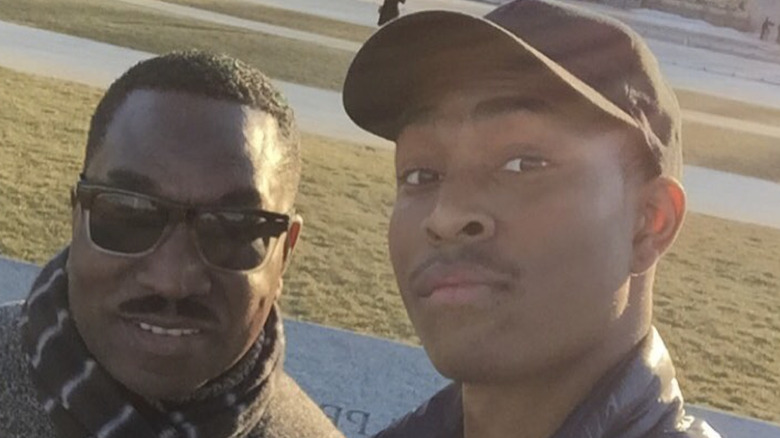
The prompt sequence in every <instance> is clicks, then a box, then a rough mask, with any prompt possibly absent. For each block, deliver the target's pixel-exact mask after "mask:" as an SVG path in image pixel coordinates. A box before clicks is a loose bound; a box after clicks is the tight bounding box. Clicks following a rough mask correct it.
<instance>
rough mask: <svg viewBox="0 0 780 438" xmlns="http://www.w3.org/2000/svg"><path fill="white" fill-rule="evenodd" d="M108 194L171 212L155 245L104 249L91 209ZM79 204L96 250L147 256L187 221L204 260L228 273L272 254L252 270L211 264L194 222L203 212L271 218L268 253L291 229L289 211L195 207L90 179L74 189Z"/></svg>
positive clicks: (110, 253) (75, 198)
mask: <svg viewBox="0 0 780 438" xmlns="http://www.w3.org/2000/svg"><path fill="white" fill-rule="evenodd" d="M105 193H109V194H119V195H126V196H132V197H135V198H142V199H146V200H148V201H151V202H152V203H153V204H154V205H156V206H158V207H159V208H162V209H165V210H166V211H167V212H168V222H167V223H166V224H165V227H164V228H163V230H162V231H161V232H160V237H158V238H157V241H156V242H155V243H154V245H152V246H151V247H150V248H148V249H146V250H144V251H141V252H135V253H126V252H119V251H113V250H110V249H107V248H103V247H102V246H100V245H98V244H97V243H96V242H95V241H94V240H93V239H92V231H91V230H90V228H91V227H90V211H91V209H92V204H93V203H94V201H95V198H97V197H98V196H99V195H101V194H105ZM76 203H78V204H79V205H80V206H81V211H82V212H83V213H84V214H83V216H84V226H85V228H86V232H87V238H88V239H89V243H90V245H91V246H92V247H93V248H94V249H96V250H98V251H100V252H103V253H105V254H109V255H112V256H119V257H127V258H142V257H145V256H147V255H149V254H151V253H153V252H154V251H156V250H157V248H159V247H160V245H162V244H163V243H164V242H165V241H166V240H167V239H168V237H169V235H170V234H171V232H172V231H173V229H174V228H175V226H176V225H178V224H179V223H182V222H183V223H184V224H185V225H186V227H187V231H188V233H189V234H190V237H191V238H192V241H193V242H194V244H195V247H196V248H197V251H198V255H199V256H200V259H201V260H202V261H203V263H204V264H206V266H208V267H209V268H211V269H215V270H218V271H224V272H231V273H233V272H251V271H256V270H259V269H261V268H262V267H263V266H264V265H265V263H266V262H267V261H268V259H269V258H270V257H268V256H266V257H263V260H262V261H261V262H260V264H259V265H258V266H256V267H254V268H249V269H230V268H225V267H222V266H218V265H215V264H213V263H211V262H210V261H209V260H208V258H207V257H206V256H205V254H204V253H203V249H202V248H201V244H200V239H199V238H198V236H197V232H196V231H195V226H194V225H193V223H194V221H195V220H196V218H197V217H198V216H199V215H201V214H203V213H209V212H220V213H224V212H229V213H254V214H257V215H259V216H262V217H263V218H265V219H267V220H268V222H269V225H270V226H271V230H272V233H271V234H269V235H268V239H269V240H270V243H269V245H268V249H267V252H266V254H267V255H270V254H272V253H273V251H274V250H275V249H276V244H277V243H278V241H279V240H280V239H279V237H280V236H281V235H282V234H284V233H285V232H287V231H289V228H290V215H288V214H282V213H276V212H273V211H267V210H263V209H252V208H236V209H230V208H216V207H202V206H195V205H191V204H186V203H181V202H176V201H170V200H168V199H163V198H159V197H156V196H151V195H146V194H143V193H138V192H133V191H130V190H124V189H119V188H116V187H111V186H106V185H101V184H93V183H89V182H86V181H79V182H78V183H76V185H75V186H74V187H73V189H72V190H71V205H72V206H73V207H75V206H76Z"/></svg>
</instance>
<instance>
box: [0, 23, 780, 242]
mask: <svg viewBox="0 0 780 438" xmlns="http://www.w3.org/2000/svg"><path fill="white" fill-rule="evenodd" d="M151 56H152V54H149V53H144V52H139V51H135V50H129V49H126V48H122V47H118V46H112V45H109V44H103V43H97V42H94V41H90V40H85V39H81V38H76V37H71V36H67V35H62V34H57V33H54V32H49V31H42V30H39V29H33V28H30V27H25V26H19V25H14V24H9V23H4V22H0V65H4V66H6V67H9V68H13V69H17V70H20V71H24V72H29V73H35V74H42V75H47V76H52V77H56V78H60V79H66V80H71V81H75V82H79V83H83V84H87V85H92V86H98V87H106V86H107V85H108V84H110V83H111V81H112V80H113V79H115V78H116V77H117V76H119V75H120V74H121V73H122V72H124V71H125V70H126V69H127V68H129V67H130V66H131V65H132V64H134V63H136V62H138V61H139V60H141V59H145V58H147V57H151ZM277 84H278V85H279V86H280V88H281V89H282V91H283V92H284V93H285V94H286V95H287V97H288V99H289V101H290V102H291V104H292V106H293V107H294V108H295V110H296V114H297V115H298V118H299V120H300V125H301V127H302V129H304V130H306V131H309V132H315V133H318V134H322V135H327V136H330V137H334V138H340V139H344V140H347V141H353V142H358V143H361V144H369V145H373V146H380V147H389V146H390V144H389V143H388V142H386V141H384V140H382V139H379V138H377V137H375V136H372V135H370V134H367V133H365V132H363V131H362V130H360V129H359V128H357V127H355V126H354V125H353V124H352V122H351V121H350V120H349V119H348V117H347V116H346V114H345V113H344V110H343V108H342V106H341V97H340V94H338V93H335V92H332V91H324V90H318V89H314V88H310V87H305V86H301V85H296V84H290V83H285V82H281V81H277ZM684 183H685V187H686V190H687V192H688V195H689V208H690V210H691V211H695V212H699V213H704V214H710V215H715V216H719V217H723V218H726V219H730V220H736V221H742V222H750V223H756V224H762V225H766V226H771V227H775V228H779V229H780V184H775V183H772V182H767V181H762V180H758V179H755V178H748V177H744V176H739V175H732V174H728V173H724V172H717V171H713V170H709V169H703V168H697V167H694V166H686V176H685V179H684Z"/></svg>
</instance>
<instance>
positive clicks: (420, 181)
mask: <svg viewBox="0 0 780 438" xmlns="http://www.w3.org/2000/svg"><path fill="white" fill-rule="evenodd" d="M440 179H441V175H440V174H439V173H438V172H436V171H435V170H431V169H412V170H409V171H406V172H404V173H403V174H402V175H401V176H400V177H399V178H398V182H399V184H407V185H410V186H421V185H424V184H431V183H435V182H437V181H439V180H440Z"/></svg>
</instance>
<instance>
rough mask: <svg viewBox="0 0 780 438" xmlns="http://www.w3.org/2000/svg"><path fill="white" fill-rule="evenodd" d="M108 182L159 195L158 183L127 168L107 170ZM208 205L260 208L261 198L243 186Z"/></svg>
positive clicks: (114, 185)
mask: <svg viewBox="0 0 780 438" xmlns="http://www.w3.org/2000/svg"><path fill="white" fill-rule="evenodd" d="M108 183H109V184H110V185H111V186H113V187H117V188H120V189H123V190H128V191H131V192H137V193H143V194H145V195H150V196H161V193H160V192H161V190H160V189H161V188H160V184H158V183H157V182H156V181H154V180H153V179H151V178H149V177H148V176H146V175H144V174H141V173H138V172H134V171H132V170H129V169H122V168H119V169H113V170H111V171H109V172H108ZM207 204H208V205H209V206H242V207H243V206H246V207H251V208H262V205H263V199H262V196H260V193H259V192H258V191H257V189H255V188H250V187H243V188H239V189H236V190H233V191H230V192H227V193H225V194H224V195H222V196H220V197H219V198H218V199H217V200H215V201H213V202H208V203H207Z"/></svg>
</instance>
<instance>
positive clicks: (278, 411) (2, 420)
mask: <svg viewBox="0 0 780 438" xmlns="http://www.w3.org/2000/svg"><path fill="white" fill-rule="evenodd" d="M20 311H21V306H20V305H18V304H16V305H7V306H0V437H2V438H33V437H34V438H54V437H55V436H56V435H55V434H54V429H53V426H52V424H51V421H50V420H49V417H48V415H47V414H46V412H45V411H44V410H43V408H42V407H41V405H40V403H39V402H38V400H37V398H36V393H35V389H34V387H33V386H32V383H31V381H30V378H29V375H28V371H27V370H28V365H27V362H26V361H25V359H24V354H23V353H22V349H21V340H20V333H19V329H18V327H17V325H18V318H19V315H20ZM271 379H273V380H274V382H273V383H274V384H275V387H274V389H273V391H272V394H271V400H270V401H269V403H268V405H267V408H266V410H265V412H264V413H263V417H262V420H261V421H260V423H259V424H258V426H257V427H255V429H254V430H253V431H252V433H250V434H249V436H250V437H253V438H260V437H263V438H338V437H343V435H342V434H341V433H340V432H338V431H337V430H336V428H335V427H334V426H333V424H332V423H331V422H330V421H329V420H328V419H327V417H325V415H324V414H323V413H322V411H321V410H320V409H319V407H317V405H315V404H314V403H313V402H312V400H311V399H310V398H309V397H308V396H307V395H306V394H305V393H304V392H303V391H302V390H301V389H300V388H299V387H298V385H297V384H296V383H295V382H294V381H293V380H292V379H291V378H290V377H289V376H288V375H287V374H286V373H285V372H284V371H283V370H282V369H277V370H276V371H275V372H274V373H273V374H272V377H271ZM58 438H65V437H58ZM67 438H70V437H67ZM78 438H82V437H78ZM138 438H145V437H138Z"/></svg>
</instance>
